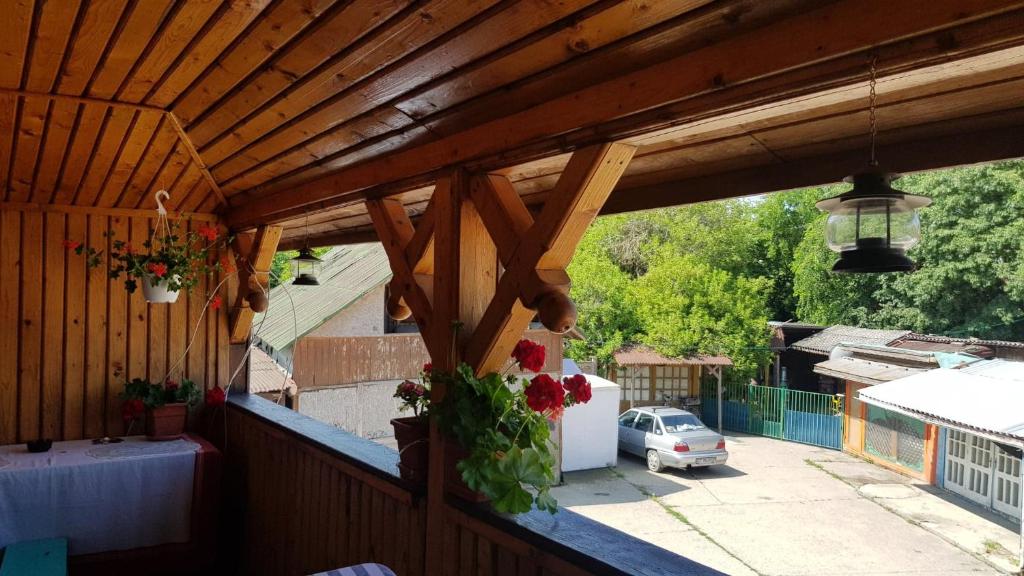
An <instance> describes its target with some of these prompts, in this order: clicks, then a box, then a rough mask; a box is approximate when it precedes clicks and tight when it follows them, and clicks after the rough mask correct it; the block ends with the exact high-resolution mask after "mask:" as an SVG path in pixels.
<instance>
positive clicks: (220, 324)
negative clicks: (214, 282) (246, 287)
mask: <svg viewBox="0 0 1024 576" xmlns="http://www.w3.org/2000/svg"><path fill="white" fill-rule="evenodd" d="M227 255H228V251H227V250H223V251H221V255H220V256H219V257H224V256H227ZM222 278H226V281H225V282H224V284H223V285H222V286H221V289H220V290H219V291H218V294H219V295H220V302H221V304H220V308H219V309H218V310H217V311H216V312H215V313H216V316H217V379H216V381H215V383H216V384H217V385H218V386H222V387H224V386H227V385H228V382H229V380H230V379H231V374H232V372H234V370H235V368H236V366H233V365H232V364H231V354H230V351H231V335H230V334H229V332H228V326H229V325H230V322H231V319H230V318H229V315H228V311H229V310H231V306H230V303H231V302H234V300H235V295H236V294H238V274H236V273H226V274H224V275H222ZM243 371H244V369H243ZM244 378H246V375H245V374H239V381H244V380H243V379H244ZM212 384H213V382H211V383H209V384H207V386H206V387H207V389H209V388H211V387H212Z"/></svg>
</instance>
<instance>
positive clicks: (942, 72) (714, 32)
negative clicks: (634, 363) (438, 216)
mask: <svg viewBox="0 0 1024 576" xmlns="http://www.w3.org/2000/svg"><path fill="white" fill-rule="evenodd" d="M919 8H920V9H919ZM1012 10H1016V11H1017V12H1011V11H1012ZM1014 14H1015V15H1016V17H1014ZM1022 14H1024V2H1019V1H1014V0H978V1H977V2H973V3H971V4H970V5H968V6H965V5H963V3H958V2H956V1H955V0H935V1H933V2H926V1H925V0H905V1H904V2H901V3H898V4H895V5H893V4H891V3H887V2H885V0H857V1H853V0H833V1H830V2H825V3H822V2H820V1H817V0H777V1H774V2H761V1H757V0H722V1H719V2H710V1H709V0H660V1H655V0H561V1H558V2H551V1H550V0H187V1H180V2H179V1H172V0H145V1H141V0H65V1H62V2H44V1H42V0H34V1H33V0H21V1H12V2H10V3H8V5H6V6H5V18H4V19H3V21H0V186H2V194H0V198H2V199H3V200H4V201H7V202H19V203H21V202H31V203H36V204H43V203H48V202H51V203H57V204H77V205H80V206H93V207H104V208H111V209H112V208H123V209H148V208H151V207H152V201H151V193H152V190H153V189H155V188H161V187H162V188H167V189H169V190H170V191H171V192H172V194H173V197H172V200H171V202H170V204H171V205H172V206H174V207H177V208H180V209H185V210H211V211H212V210H223V209H225V208H226V209H227V210H228V211H229V214H230V221H231V222H233V223H235V224H240V225H249V224H251V223H252V222H254V221H257V220H259V219H264V220H265V219H268V218H269V219H277V220H285V221H286V228H291V227H298V226H300V222H302V221H303V220H304V219H303V218H302V215H303V214H305V213H307V212H310V213H312V214H314V217H313V218H312V219H311V220H312V222H311V227H310V228H311V232H312V233H314V234H317V235H320V236H323V237H327V236H330V237H339V236H340V235H342V234H344V232H345V230H348V229H352V230H356V231H359V232H360V233H362V232H364V231H365V230H367V227H368V220H367V219H366V218H367V217H366V214H365V212H362V211H361V208H352V207H351V206H350V204H351V203H352V201H353V200H355V199H357V198H358V197H362V196H372V197H379V196H382V195H391V194H395V193H399V197H400V198H401V199H402V201H403V202H405V203H406V204H407V205H408V206H409V208H410V209H411V210H414V211H415V210H418V209H419V207H421V206H425V202H424V201H425V199H426V198H427V197H428V196H429V190H430V186H429V185H430V183H431V182H432V179H433V178H434V177H435V176H436V174H437V173H438V171H439V170H442V169H444V168H445V167H447V166H450V165H452V164H454V163H462V162H469V163H470V168H472V169H487V170H491V169H496V168H498V167H500V166H510V168H508V169H505V170H501V172H503V173H504V174H506V175H508V176H509V178H510V179H511V181H512V182H513V183H514V185H515V187H516V189H517V191H518V192H519V193H520V194H521V195H523V196H524V198H525V201H526V202H527V203H528V204H531V205H532V204H536V203H539V202H542V201H543V199H544V198H545V195H546V194H547V192H548V190H549V189H550V187H551V186H552V185H553V183H554V182H555V181H557V178H558V176H559V174H560V173H561V171H562V170H563V168H564V165H565V158H566V157H567V156H566V155H564V154H563V152H565V151H570V150H573V149H574V148H576V147H578V146H581V145H587V144H590V143H593V142H597V141H602V140H607V139H609V138H610V139H626V140H627V141H629V142H630V143H633V144H637V145H639V146H640V149H639V151H638V153H637V155H636V157H635V158H634V159H633V162H632V164H631V165H630V166H629V168H628V169H627V171H626V174H625V176H624V178H623V180H622V183H621V184H620V187H621V186H627V185H628V186H653V185H654V184H655V183H657V182H659V181H660V180H662V179H665V178H691V177H697V176H698V175H699V174H701V173H706V172H707V171H709V170H710V171H726V170H733V171H737V170H742V169H746V168H749V167H751V166H758V165H769V164H775V165H778V164H784V163H787V162H793V161H796V160H797V159H798V158H799V157H801V156H803V155H808V154H809V155H821V154H828V153H830V150H838V149H841V148H845V147H853V146H856V145H859V142H860V140H859V139H860V138H862V135H861V133H860V123H861V121H862V120H863V118H862V116H863V101H862V98H861V95H860V92H861V91H862V88H863V85H862V80H863V62H864V59H865V54H866V53H867V52H868V51H869V50H875V51H876V53H877V54H878V56H879V62H880V67H881V69H882V70H883V72H884V77H883V84H885V83H890V86H889V87H886V88H884V89H883V90H882V98H881V99H880V103H881V104H882V108H883V110H885V111H884V112H880V114H881V117H882V118H883V119H885V118H886V114H893V115H895V116H893V117H892V119H891V122H892V125H891V126H890V128H892V129H897V128H902V127H905V126H909V125H912V124H919V123H925V122H930V121H934V120H936V119H937V118H939V117H941V116H943V115H945V116H948V117H952V116H957V115H971V114H983V113H987V112H990V111H992V110H996V109H999V108H1001V107H1004V108H1005V107H1011V106H1013V105H1014V104H1015V102H1014V100H1013V97H1012V95H1010V94H1009V91H1015V90H1020V89H1021V86H1020V85H1019V83H1012V82H1010V80H1011V79H1012V78H1017V77H1019V76H1021V74H1019V73H1016V72H1012V71H1011V70H1010V67H1012V66H1016V65H1019V66H1021V67H1024V54H1022V53H1021V52H1020V51H1018V52H1012V51H1011V50H1006V51H1004V52H1003V53H1002V57H1003V58H1004V59H1005V61H1003V62H1001V63H1000V62H998V61H997V60H996V59H994V57H993V59H991V60H988V61H983V60H980V59H973V60H967V59H966V58H974V57H975V56H978V55H984V54H989V53H994V52H995V51H996V50H997V49H999V48H1012V47H1018V48H1019V47H1020V46H1021V45H1024V38H1022V36H1024V33H1022V32H1021V28H1020V26H1019V23H1020V21H1021V15H1022ZM836 22H856V30H847V29H846V28H844V32H838V31H836V30H832V29H831V28H834V27H835V26H836V24H835V23H836ZM1014 30H1016V31H1014ZM845 32H849V33H845ZM854 32H856V33H854ZM1000 43H1003V45H1000ZM781 46H784V47H785V49H777V47H781ZM958 59H965V60H963V62H961V63H959V64H958V63H957V60H958ZM943 60H952V61H953V64H952V65H950V67H948V68H944V69H943V68H941V67H936V66H935V64H936V63H940V62H942V61H943ZM923 66H928V67H929V68H927V69H922V70H919V69H920V68H922V67H923ZM986 86H987V87H986ZM5 90H6V92H5ZM957 91H960V92H957ZM941 93H945V94H946V96H943V95H942V94H941ZM811 94H813V95H814V98H815V99H813V100H804V101H801V100H799V97H800V96H801V95H811ZM957 94H959V97H960V98H962V99H965V100H969V101H963V102H961V101H959V100H957V98H958V96H957ZM890 98H891V100H888V99H890ZM915 98H916V99H915ZM780 102H781V103H780ZM830 123H831V124H830ZM840 124H842V125H841V126H840ZM652 130H656V131H657V133H656V134H654V135H648V134H649V133H650V131H652ZM533 159H539V160H538V161H536V162H533V161H532V160H533ZM524 161H530V162H529V163H528V164H525V165H517V164H521V163H522V162H524ZM382 184H383V185H382ZM423 186H426V188H423ZM405 190H413V192H410V193H403V191H405ZM353 192H354V194H353ZM347 194H348V195H347ZM228 199H229V201H228ZM224 204H229V206H224ZM339 204H340V205H342V206H345V207H344V208H342V209H332V208H334V207H336V206H338V205H339ZM268 214H272V215H271V216H269V217H268ZM297 234H299V232H298V231H297V230H286V231H285V239H286V240H288V241H291V240H290V239H292V238H295V237H296V236H297Z"/></svg>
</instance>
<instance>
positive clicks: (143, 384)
mask: <svg viewBox="0 0 1024 576" xmlns="http://www.w3.org/2000/svg"><path fill="white" fill-rule="evenodd" d="M200 395H201V393H200V391H199V387H198V386H197V385H196V384H195V383H194V382H192V381H191V380H188V379H185V380H182V381H181V382H180V383H176V382H172V381H167V382H166V383H164V384H154V383H151V382H149V381H147V380H143V379H141V378H135V379H133V380H131V381H130V382H127V383H126V384H125V385H124V391H123V392H121V394H120V396H119V398H120V399H121V400H141V401H142V404H143V405H144V406H145V407H146V408H159V407H160V406H163V405H164V404H174V403H177V402H183V403H185V404H188V405H189V406H191V405H193V404H195V403H196V402H198V401H199V396H200Z"/></svg>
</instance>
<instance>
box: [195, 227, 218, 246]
mask: <svg viewBox="0 0 1024 576" xmlns="http://www.w3.org/2000/svg"><path fill="white" fill-rule="evenodd" d="M196 234H199V235H200V236H202V237H203V238H206V240H207V241H209V242H213V241H214V240H216V239H217V229H216V228H214V227H213V226H207V225H203V226H200V227H199V229H198V230H196Z"/></svg>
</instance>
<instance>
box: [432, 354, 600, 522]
mask: <svg viewBox="0 0 1024 576" xmlns="http://www.w3.org/2000/svg"><path fill="white" fill-rule="evenodd" d="M512 357H513V359H515V361H516V364H518V365H519V367H520V368H522V369H523V370H526V371H529V372H538V371H539V370H541V368H542V367H543V365H544V347H543V346H541V345H539V344H536V343H534V342H531V341H529V340H522V341H520V342H519V344H517V345H516V348H515V350H514V351H513V353H512ZM430 378H431V381H432V382H442V381H443V382H444V383H445V384H446V386H447V388H446V393H445V398H444V400H443V401H442V402H441V403H439V404H437V405H436V406H434V407H433V408H432V410H433V411H434V413H436V414H437V417H438V424H439V426H440V428H441V431H442V432H444V433H445V434H446V435H448V437H449V438H451V439H452V440H453V441H454V444H453V445H452V446H451V447H450V448H446V454H447V455H448V456H449V458H450V459H451V461H452V462H453V463H454V462H455V461H458V462H457V464H456V465H455V471H457V475H455V474H452V473H451V471H449V473H448V474H446V480H448V479H449V478H450V477H452V476H455V478H454V480H459V479H461V481H462V482H463V483H464V484H465V488H466V489H468V490H469V491H470V495H472V493H473V492H478V493H480V494H481V495H482V496H484V497H486V498H488V499H490V500H491V503H492V505H493V506H494V509H495V510H497V511H498V512H507V513H513V514H518V513H522V512H527V511H529V510H530V509H531V508H532V507H533V506H534V505H536V506H537V508H538V509H541V510H547V511H549V512H552V513H554V512H555V510H556V509H557V505H558V503H557V502H556V501H555V499H554V498H553V497H552V496H551V494H550V488H551V485H552V483H553V482H554V480H555V472H554V466H555V462H554V458H553V456H552V455H551V449H550V440H549V436H550V424H551V423H553V422H557V421H558V419H560V418H561V417H562V414H563V413H564V411H565V409H566V408H569V407H571V406H573V405H575V404H582V403H586V402H588V401H590V397H591V388H590V383H589V382H587V379H586V378H585V377H583V376H582V375H577V376H573V377H569V378H565V379H563V380H562V381H561V382H559V381H557V380H555V379H554V378H552V377H551V376H548V375H547V374H537V375H536V376H534V377H533V378H531V379H529V380H527V379H525V378H523V379H518V378H517V377H516V376H515V375H512V374H504V375H503V374H498V373H494V372H492V373H489V374H486V375H484V376H481V377H477V376H476V375H475V374H474V373H473V369H472V368H470V367H469V366H467V365H465V364H462V365H460V366H459V367H458V369H457V370H456V371H455V373H454V374H440V373H436V372H432V373H431V376H430ZM452 488H453V489H454V491H455V492H456V493H458V494H459V495H463V496H465V495H466V490H460V489H459V487H458V486H457V485H456V486H452Z"/></svg>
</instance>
